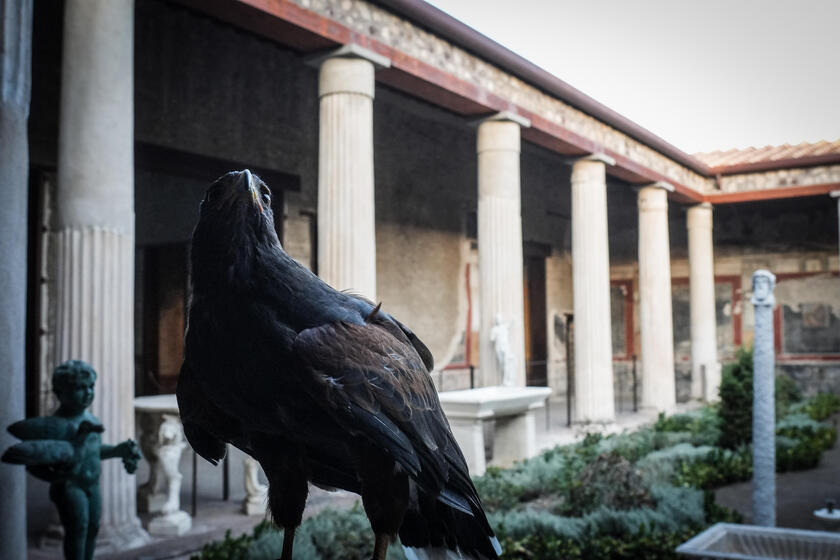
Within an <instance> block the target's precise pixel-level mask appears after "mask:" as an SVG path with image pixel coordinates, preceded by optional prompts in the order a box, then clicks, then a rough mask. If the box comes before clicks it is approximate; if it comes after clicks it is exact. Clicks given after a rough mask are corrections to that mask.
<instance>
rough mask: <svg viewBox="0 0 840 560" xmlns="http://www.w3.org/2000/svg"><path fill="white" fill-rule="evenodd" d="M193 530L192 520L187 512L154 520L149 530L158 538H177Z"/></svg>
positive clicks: (170, 514)
mask: <svg viewBox="0 0 840 560" xmlns="http://www.w3.org/2000/svg"><path fill="white" fill-rule="evenodd" d="M191 528H192V518H191V517H190V516H189V514H188V513H187V512H185V511H180V510H179V511H175V512H172V513H165V514H163V515H160V516H157V517H154V518H152V520H151V521H149V526H148V527H147V530H148V531H149V534H150V535H155V536H158V537H177V536H179V535H183V534H184V533H186V532H187V531H189V530H190V529H191Z"/></svg>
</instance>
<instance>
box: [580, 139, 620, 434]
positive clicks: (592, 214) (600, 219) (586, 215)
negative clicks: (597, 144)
mask: <svg viewBox="0 0 840 560" xmlns="http://www.w3.org/2000/svg"><path fill="white" fill-rule="evenodd" d="M614 164H615V162H614V161H613V160H612V159H611V158H609V157H607V156H604V155H601V154H595V155H592V156H588V157H585V158H582V159H579V160H577V161H576V162H575V163H574V164H573V166H572V283H573V284H572V285H573V290H574V312H575V315H574V318H575V322H574V325H575V327H574V328H575V334H574V363H575V373H574V375H575V396H574V399H575V400H574V420H575V422H588V421H592V422H610V421H612V420H614V419H615V405H614V403H613V369H612V329H611V318H610V256H609V238H608V235H607V177H606V166H607V165H614Z"/></svg>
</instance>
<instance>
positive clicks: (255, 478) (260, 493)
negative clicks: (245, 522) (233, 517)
mask: <svg viewBox="0 0 840 560" xmlns="http://www.w3.org/2000/svg"><path fill="white" fill-rule="evenodd" d="M244 467H245V468H244V473H245V500H243V502H242V512H243V513H245V514H246V515H265V508H266V503H267V500H268V486H266V485H265V484H263V483H262V482H260V464H259V463H258V462H257V460H256V459H254V458H252V457H245V465H244Z"/></svg>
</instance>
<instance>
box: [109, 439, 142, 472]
mask: <svg viewBox="0 0 840 560" xmlns="http://www.w3.org/2000/svg"><path fill="white" fill-rule="evenodd" d="M99 457H100V458H101V459H113V458H115V457H119V458H121V459H122V460H123V466H125V470H126V471H128V472H129V473H133V472H134V471H136V470H137V463H139V462H140V459H142V458H143V455H142V454H141V453H140V447H138V445H137V442H136V441H134V440H133V439H127V440H125V441H124V442H122V443H118V444H117V445H108V444H106V443H103V444H102V446H101V447H100V449H99Z"/></svg>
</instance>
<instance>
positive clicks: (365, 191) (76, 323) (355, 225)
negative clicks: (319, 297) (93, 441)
mask: <svg viewBox="0 0 840 560" xmlns="http://www.w3.org/2000/svg"><path fill="white" fill-rule="evenodd" d="M133 10H134V2H133V0H88V1H85V2H82V1H76V0H70V1H68V2H67V5H66V8H65V28H64V49H63V57H64V58H63V67H62V87H61V104H60V122H59V130H60V132H59V162H58V198H57V209H56V210H57V214H56V218H57V219H56V224H57V228H56V231H55V232H54V234H53V235H54V240H55V247H56V256H57V268H56V282H57V288H58V289H57V302H56V303H57V317H56V323H57V324H56V341H57V348H56V360H57V362H60V361H63V360H65V359H69V358H75V359H83V360H86V361H89V362H90V363H91V364H93V366H94V367H95V368H96V369H97V371H98V372H99V373H100V378H99V381H98V382H97V391H98V395H97V397H96V399H95V400H94V410H93V412H94V414H96V415H97V416H98V417H99V418H100V419H101V420H102V421H103V423H104V425H105V426H106V427H107V429H108V432H106V440H107V441H119V440H122V439H125V438H127V437H134V408H133V398H134V359H133V357H134V349H133V331H134V320H133V311H134V303H133V294H134V287H133V280H134V270H133V268H134V207H133V206H134V194H133V189H134V184H133V182H134V162H133V143H134V131H133V89H134V86H133V27H134V21H133V19H134V14H133ZM4 24H5V23H4ZM311 62H313V64H315V65H317V66H318V68H319V88H318V95H319V99H320V128H319V135H320V142H319V167H318V169H319V177H318V255H319V263H318V266H319V273H320V274H321V275H322V276H323V277H324V279H325V280H327V281H328V282H329V283H331V284H332V285H334V286H335V287H336V288H339V289H350V290H353V291H355V292H357V293H360V294H361V295H364V296H366V297H369V298H371V299H375V298H376V240H375V228H374V226H375V207H374V177H373V169H374V161H373V158H374V150H373V102H374V90H375V72H376V70H377V69H378V68H386V67H388V65H389V61H388V60H387V59H386V58H384V57H382V56H381V55H378V54H376V53H373V52H371V51H368V50H366V49H363V48H360V47H358V46H346V47H342V48H341V49H338V50H336V51H333V52H330V53H328V54H327V55H325V56H320V57H317V58H316V59H313V60H312V61H311ZM529 125H530V124H529V122H528V121H527V120H526V119H524V118H522V117H520V116H518V115H515V114H510V113H500V114H497V115H493V116H490V117H488V118H486V119H484V120H482V121H481V122H480V123H478V126H477V139H476V145H477V160H478V177H477V185H478V235H479V266H480V271H481V301H480V306H481V307H480V316H481V327H480V332H481V335H480V336H481V339H480V348H481V369H480V374H479V378H478V382H479V384H480V385H496V384H499V383H500V381H501V377H502V373H503V372H501V371H499V367H498V366H499V364H498V363H497V360H496V359H495V357H494V355H493V345H492V343H491V342H490V337H491V331H492V329H493V327H494V326H495V325H496V324H497V323H498V322H500V321H501V322H504V323H506V324H507V326H508V333H509V344H510V352H511V354H512V356H514V363H513V365H512V371H511V372H509V373H510V374H511V376H512V377H511V379H512V382H513V384H514V385H520V386H521V385H525V382H526V380H525V352H524V348H525V345H524V324H523V318H524V304H523V289H522V267H523V258H522V217H521V206H520V200H521V193H520V169H519V165H520V149H521V130H522V129H523V128H527V127H528V126H529ZM0 151H6V150H5V149H4V150H0ZM614 164H615V162H614V161H612V160H611V159H610V158H609V157H607V156H605V155H603V154H592V155H589V156H587V157H583V158H580V159H578V160H576V161H574V162H573V163H572V166H571V192H572V244H573V246H572V259H573V265H574V266H573V288H574V314H575V337H574V340H575V343H574V352H575V372H574V375H575V378H576V412H575V419H576V420H577V421H581V422H584V421H610V420H612V419H613V418H614V416H615V410H614V406H613V374H612V345H611V336H610V333H611V324H610V323H611V321H610V291H609V290H610V287H609V247H608V231H607V191H606V170H607V167H608V166H611V165H614ZM667 188H668V187H667V185H662V184H657V185H651V186H646V187H644V188H642V189H641V190H640V191H639V232H640V233H639V266H640V274H639V282H640V285H639V292H640V298H641V302H642V305H641V331H642V379H643V387H644V392H643V398H642V403H643V405H644V406H648V407H651V408H656V409H660V410H667V409H670V408H671V407H673V404H674V401H675V393H674V371H673V340H672V339H673V336H672V325H671V297H670V271H669V266H670V256H669V245H668V214H667V194H668V193H667ZM688 230H689V258H690V263H691V293H692V296H691V333H692V370H693V372H694V373H695V376H698V375H699V373H698V372H700V371H703V370H705V371H706V372H709V371H711V370H713V369H714V367H713V366H714V364H716V356H715V332H714V330H715V321H714V276H713V270H712V239H711V208H710V207H709V206H708V205H699V206H696V207H694V208H692V209H690V210H689V220H688ZM21 332H22V331H21ZM714 383H715V382H714V381H712V382H711V383H709V382H707V383H706V385H705V386H703V385H702V384H698V386H697V387H695V386H694V385H693V386H692V393H693V394H694V395H695V396H698V397H699V396H705V397H707V398H708V397H709V396H710V395H712V394H713V393H714V388H713V387H712V386H711V385H713V384H714ZM704 387H705V389H704ZM704 390H705V394H701V392H703V391H704ZM135 491H136V488H135V482H134V480H133V478H130V477H129V476H128V475H126V474H125V473H124V472H122V470H121V468H120V465H119V462H106V463H104V464H103V475H102V494H103V520H102V531H103V534H104V535H105V536H110V537H111V540H112V542H113V546H114V547H115V548H126V547H129V546H132V545H136V544H138V543H140V542H143V541H144V540H145V539H146V538H147V536H146V535H145V533H144V531H143V530H142V528H141V526H140V523H139V520H138V518H137V515H136V495H135Z"/></svg>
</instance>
